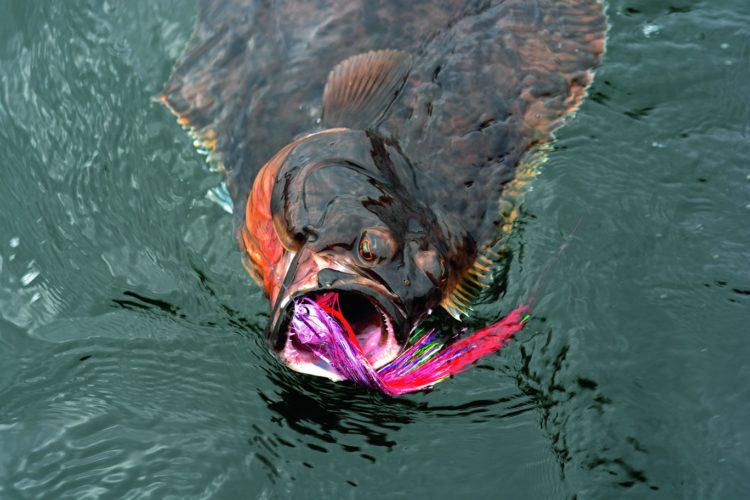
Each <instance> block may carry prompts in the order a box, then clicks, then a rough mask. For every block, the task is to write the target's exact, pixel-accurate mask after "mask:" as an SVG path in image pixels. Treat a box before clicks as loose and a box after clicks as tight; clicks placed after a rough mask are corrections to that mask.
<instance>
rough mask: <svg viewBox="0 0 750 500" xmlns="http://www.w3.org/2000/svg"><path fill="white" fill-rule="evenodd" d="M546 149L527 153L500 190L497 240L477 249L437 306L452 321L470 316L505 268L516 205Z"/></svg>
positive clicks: (536, 171)
mask: <svg viewBox="0 0 750 500" xmlns="http://www.w3.org/2000/svg"><path fill="white" fill-rule="evenodd" d="M550 149H551V147H550V146H549V145H548V144H543V145H540V146H537V147H536V148H535V149H533V150H532V151H529V152H528V153H527V154H526V156H525V157H524V158H523V159H522V160H521V162H520V164H519V166H518V168H517V169H516V175H515V177H514V178H513V180H512V181H510V182H509V183H508V184H506V185H505V186H504V187H503V192H502V194H501V195H500V200H499V203H498V210H499V215H500V217H501V218H502V221H503V222H502V223H501V224H500V226H499V228H498V236H497V238H496V239H495V240H494V241H491V242H490V243H488V244H486V245H484V246H483V247H482V248H481V249H480V251H479V255H478V256H477V258H476V259H475V260H474V263H473V264H472V265H471V267H469V269H468V270H467V271H466V273H465V274H464V276H463V278H462V279H461V281H459V282H458V284H457V285H456V287H455V288H454V289H453V290H452V291H451V293H450V294H449V295H447V296H446V297H445V298H444V299H443V301H442V302H441V304H440V305H441V306H442V307H443V309H445V310H446V311H447V312H448V314H450V315H451V316H453V317H454V318H455V319H457V320H459V321H461V320H462V319H463V318H465V317H469V316H471V313H472V311H473V305H474V303H475V302H476V300H477V298H478V297H479V295H480V294H481V293H482V291H483V290H484V289H485V288H486V287H488V286H489V285H491V284H492V283H493V282H494V281H495V279H496V277H497V271H498V269H499V268H501V267H502V266H505V265H507V259H508V258H509V255H510V250H509V249H508V246H507V245H506V240H507V237H508V235H509V234H510V232H511V230H512V229H513V223H514V222H515V220H516V218H517V217H518V206H519V204H520V202H521V199H522V197H523V195H524V193H525V192H526V188H527V186H528V183H529V182H530V181H531V180H532V179H533V178H534V177H536V176H537V174H538V173H539V169H540V168H541V167H542V165H544V163H545V162H546V161H547V155H548V153H549V151H550Z"/></svg>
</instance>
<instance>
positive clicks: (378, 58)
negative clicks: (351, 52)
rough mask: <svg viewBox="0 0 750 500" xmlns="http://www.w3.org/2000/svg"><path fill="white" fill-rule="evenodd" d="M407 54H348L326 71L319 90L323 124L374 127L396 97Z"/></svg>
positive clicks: (408, 61)
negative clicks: (323, 85)
mask: <svg viewBox="0 0 750 500" xmlns="http://www.w3.org/2000/svg"><path fill="white" fill-rule="evenodd" d="M410 69H411V57H410V56H409V55H408V54H406V53H404V52H400V51H398V50H378V51H372V52H366V53H364V54H358V55H356V56H352V57H350V58H348V59H346V60H344V61H343V62H341V63H340V64H338V65H337V66H336V67H335V68H333V71H331V73H330V74H329V75H328V81H327V82H326V88H325V91H324V93H323V114H322V116H321V122H322V125H323V127H325V128H331V127H348V128H355V129H360V130H364V129H367V128H371V127H374V126H375V125H377V123H378V121H380V120H381V119H382V118H383V116H384V115H385V112H386V111H388V108H389V107H390V105H391V104H392V103H393V101H394V100H396V97H398V94H399V92H400V91H401V89H402V88H403V86H404V83H405V82H406V78H407V77H408V76H409V70H410Z"/></svg>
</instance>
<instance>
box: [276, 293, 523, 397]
mask: <svg viewBox="0 0 750 500" xmlns="http://www.w3.org/2000/svg"><path fill="white" fill-rule="evenodd" d="M528 313H529V308H528V307H527V306H521V307H518V308H516V309H515V310H513V311H512V312H511V313H510V314H509V315H508V316H506V317H505V318H504V319H502V320H501V321H499V322H497V323H494V324H492V325H490V326H488V327H486V328H483V329H481V330H478V331H476V332H474V333H472V334H470V335H467V336H453V337H449V338H442V336H441V335H440V334H439V332H438V331H437V330H435V329H433V330H429V331H425V330H423V329H417V330H415V331H414V333H413V334H412V335H411V338H410V339H409V342H408V344H407V347H406V348H405V349H404V350H403V351H402V352H401V354H400V355H399V356H397V357H396V358H395V359H393V360H392V361H391V362H390V363H388V364H386V365H385V366H382V367H380V368H377V369H376V368H374V367H373V366H372V365H371V364H370V362H369V361H368V360H367V358H366V357H365V355H364V353H363V352H362V348H361V346H360V344H359V342H358V341H357V337H356V335H355V332H354V331H353V330H352V327H351V326H350V325H349V323H348V322H347V321H346V318H345V317H344V315H343V314H341V311H340V308H339V304H338V293H337V292H328V293H325V294H322V295H320V296H319V297H317V298H316V299H315V300H313V299H310V298H307V297H303V298H300V299H297V300H296V301H295V303H294V312H293V316H292V320H291V324H290V335H292V336H294V338H295V340H296V341H297V342H298V343H299V345H300V346H303V347H304V348H306V349H309V350H310V351H311V352H313V353H314V354H315V355H316V356H317V357H318V358H320V359H321V360H322V361H324V362H326V363H328V364H329V366H331V367H332V368H333V369H334V370H336V371H337V372H338V374H339V375H340V376H341V377H342V378H345V379H348V380H350V381H352V382H354V383H355V384H358V385H363V386H367V387H370V388H372V389H377V390H379V391H381V392H383V393H384V394H388V395H390V396H397V395H400V394H406V393H409V392H415V391H420V390H423V389H428V388H430V387H432V386H433V385H435V384H437V383H438V382H440V381H442V380H445V379H446V378H448V377H449V376H451V375H454V374H456V373H459V372H461V371H464V370H465V369H466V368H467V367H468V366H469V365H470V364H471V363H474V362H475V361H477V360H478V359H480V358H482V357H484V356H487V355H488V354H492V353H493V352H496V351H497V350H498V349H500V348H501V347H502V346H503V345H505V344H506V343H507V342H508V340H510V338H511V337H512V336H513V334H515V333H516V332H518V331H520V330H521V329H522V328H523V326H524V325H525V324H526V322H527V321H528V319H529V314H528Z"/></svg>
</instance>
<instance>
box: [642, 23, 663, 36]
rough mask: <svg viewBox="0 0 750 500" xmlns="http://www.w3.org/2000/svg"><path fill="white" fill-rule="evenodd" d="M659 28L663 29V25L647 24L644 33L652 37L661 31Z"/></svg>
mask: <svg viewBox="0 0 750 500" xmlns="http://www.w3.org/2000/svg"><path fill="white" fill-rule="evenodd" d="M659 30H661V26H659V25H658V24H647V25H646V26H644V27H643V34H644V35H645V36H646V38H650V37H652V36H654V35H656V34H657V33H659Z"/></svg>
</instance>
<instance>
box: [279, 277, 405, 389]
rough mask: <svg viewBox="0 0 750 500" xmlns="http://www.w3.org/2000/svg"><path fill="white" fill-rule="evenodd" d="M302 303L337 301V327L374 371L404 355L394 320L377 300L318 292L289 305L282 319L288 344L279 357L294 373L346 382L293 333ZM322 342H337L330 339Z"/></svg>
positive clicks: (350, 293) (358, 294)
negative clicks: (297, 306) (293, 321)
mask: <svg viewBox="0 0 750 500" xmlns="http://www.w3.org/2000/svg"><path fill="white" fill-rule="evenodd" d="M302 299H305V300H309V301H314V302H316V303H320V302H330V301H332V300H333V301H335V303H336V308H337V311H338V312H339V313H340V316H338V317H337V319H338V323H339V325H338V326H340V327H341V328H342V330H343V331H347V332H348V331H350V332H351V334H352V335H353V338H354V339H355V340H356V343H357V344H358V347H359V349H360V350H361V352H362V354H363V356H364V358H365V359H366V360H367V361H368V362H369V364H370V365H371V366H372V367H373V368H375V369H377V368H380V367H381V366H384V365H386V364H388V363H390V362H391V361H392V360H393V359H394V358H396V357H397V356H398V355H399V353H400V352H401V348H402V345H401V343H400V342H399V341H398V339H397V336H396V326H395V323H394V319H393V317H392V316H391V314H389V313H388V311H387V310H386V308H385V307H384V306H383V305H381V303H380V302H379V301H378V300H376V299H375V298H374V297H371V296H369V295H368V294H365V293H361V292H358V291H351V290H346V291H340V290H334V291H331V290H325V291H316V292H312V293H307V294H304V295H302V296H299V297H296V298H295V299H294V300H292V301H290V303H289V304H288V305H287V307H286V308H285V311H284V312H283V313H282V315H281V316H280V320H279V321H280V322H281V323H280V324H279V328H280V329H281V330H282V332H283V333H284V334H285V335H284V336H285V340H284V343H283V347H282V348H281V350H280V351H279V357H280V358H281V360H282V361H283V362H284V363H286V365H287V366H289V367H290V368H291V369H293V370H295V371H298V372H301V373H308V374H311V375H318V376H323V377H327V378H329V379H332V380H342V379H344V378H345V377H344V376H343V375H341V374H340V373H339V372H338V371H337V370H336V369H335V368H334V367H333V366H331V365H330V363H329V362H328V360H326V359H323V358H322V357H320V356H319V354H318V353H317V352H316V350H315V349H314V348H312V347H311V346H310V344H309V343H307V342H306V341H305V340H304V339H302V338H301V337H300V335H298V334H295V332H294V331H291V330H290V325H291V318H292V315H293V314H294V311H293V309H294V307H295V303H298V302H299V301H300V300H302ZM313 329H314V330H315V329H316V328H313ZM320 330H324V329H323V328H321V329H320ZM321 333H324V332H321ZM323 341H326V342H335V341H338V340H336V339H335V338H327V339H324V340H323Z"/></svg>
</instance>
